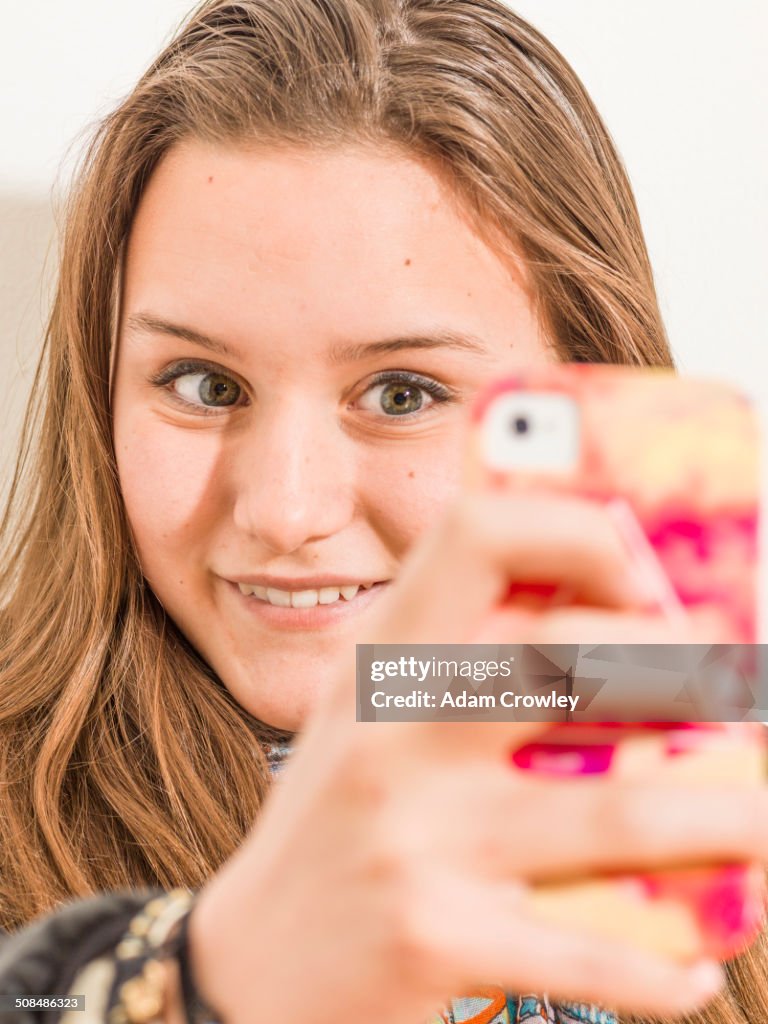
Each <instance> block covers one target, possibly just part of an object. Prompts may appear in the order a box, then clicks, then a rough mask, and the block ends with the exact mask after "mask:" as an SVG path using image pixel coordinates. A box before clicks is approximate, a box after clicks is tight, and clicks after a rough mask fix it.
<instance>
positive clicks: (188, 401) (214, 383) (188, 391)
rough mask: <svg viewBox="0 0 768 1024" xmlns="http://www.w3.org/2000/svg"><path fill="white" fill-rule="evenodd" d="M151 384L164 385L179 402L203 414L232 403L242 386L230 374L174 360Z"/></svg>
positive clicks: (238, 398)
mask: <svg viewBox="0 0 768 1024" xmlns="http://www.w3.org/2000/svg"><path fill="white" fill-rule="evenodd" d="M151 383H152V384H154V385H155V386H157V387H160V388H166V389H167V390H169V391H170V393H171V395H172V396H173V397H174V398H175V399H176V400H177V401H178V402H179V403H180V404H182V405H186V406H191V407H192V408H193V409H194V410H195V411H197V412H201V413H203V414H208V413H211V412H213V411H214V410H215V409H223V408H227V407H229V406H234V405H236V404H237V403H238V402H240V400H241V398H242V395H243V389H242V387H241V386H240V385H239V384H238V383H237V381H236V380H234V379H233V378H232V377H230V376H229V374H227V373H223V372H222V371H221V370H219V369H217V368H215V367H212V366H205V365H201V364H200V363H176V364H175V365H173V366H170V367H168V368H167V369H165V370H163V371H162V372H161V373H159V374H157V375H156V376H155V377H153V378H152V379H151ZM169 385H172V387H169Z"/></svg>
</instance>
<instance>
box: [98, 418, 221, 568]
mask: <svg viewBox="0 0 768 1024" xmlns="http://www.w3.org/2000/svg"><path fill="white" fill-rule="evenodd" d="M211 440H212V439H210V438H205V439H203V438H202V437H201V436H198V437H196V438H190V437H189V436H187V435H185V433H184V432H182V431H179V430H178V429H172V428H169V427H168V426H167V425H165V424H158V423H157V422H149V421H147V420H142V419H134V420H129V421H127V422H123V423H120V424H118V423H117V422H116V424H115V453H116V458H117V467H118V473H119V477H120V487H121V491H122V494H123V500H124V501H125V508H126V514H127V516H128V521H129V523H130V526H131V530H132V532H133V535H134V540H135V543H136V547H137V550H138V555H139V560H140V563H141V566H142V569H143V571H144V573H145V575H146V576H147V578H148V579H150V581H152V580H153V578H154V579H155V580H157V579H158V578H160V579H162V578H164V577H165V574H166V573H168V572H172V573H174V574H175V575H176V576H179V577H181V576H183V575H184V563H185V561H187V558H186V557H185V556H188V555H189V554H190V553H191V552H192V551H194V550H195V549H197V548H198V547H199V546H200V544H201V543H202V542H203V540H204V539H205V538H206V537H207V536H208V535H209V532H210V529H211V528H212V525H213V523H214V522H215V521H216V518H217V502H218V495H220V494H221V491H222V486H221V484H222V481H221V480H220V475H221V469H220V461H221V460H220V459H219V458H218V452H217V450H216V447H215V445H212V444H211V443H210V441H211ZM193 442H194V443H193Z"/></svg>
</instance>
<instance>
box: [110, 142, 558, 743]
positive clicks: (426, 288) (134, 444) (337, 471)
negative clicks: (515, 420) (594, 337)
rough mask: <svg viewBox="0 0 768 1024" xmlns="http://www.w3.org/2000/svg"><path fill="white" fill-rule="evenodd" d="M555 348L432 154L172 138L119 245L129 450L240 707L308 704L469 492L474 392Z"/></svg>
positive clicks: (292, 711) (515, 274)
mask: <svg viewBox="0 0 768 1024" xmlns="http://www.w3.org/2000/svg"><path fill="white" fill-rule="evenodd" d="M553 358H554V356H553V355H551V353H550V352H549V350H548V348H547V344H546V341H545V339H544V337H543V334H542V331H541V329H540V326H539V323H538V322H537V319H536V317H535V314H534V312H533V303H532V298H531V296H530V295H529V292H528V290H527V288H526V282H525V274H524V270H523V268H522V266H519V265H510V263H509V261H506V262H505V261H502V260H501V259H500V258H499V257H498V256H497V255H496V254H495V253H494V251H492V250H491V249H490V248H488V247H487V245H486V244H484V243H483V242H482V241H481V240H480V239H479V237H478V236H477V235H476V234H475V233H474V232H473V230H472V229H471V227H470V226H469V224H468V222H467V220H466V219H465V218H464V216H463V215H462V212H461V210H460V209H459V207H458V205H457V203H456V201H455V200H454V198H453V196H452V194H451V193H450V192H449V191H448V190H447V189H446V188H445V186H443V185H442V184H441V183H440V181H439V180H438V179H437V178H436V177H435V176H434V175H433V174H432V173H430V171H429V170H428V169H427V168H426V167H425V166H424V165H423V164H421V163H419V162H416V161H414V160H411V159H408V158H406V157H404V156H401V155H393V154H392V153H390V152H388V151H383V150H382V151H379V150H375V151H372V150H370V149H362V148H360V149H357V148H355V149H352V148H350V149H344V150H338V151H335V152H324V151H314V150H298V149H296V150H280V151H272V150H270V151H263V150H262V151H257V150H245V149H235V148H233V149H224V148H211V147H208V146H206V145H204V144H202V143H197V142H188V143H184V144H182V145H179V146H177V147H176V148H175V149H174V150H173V151H172V152H171V153H170V154H169V155H168V156H167V157H166V158H165V160H164V161H163V162H162V163H161V165H160V166H159V167H158V169H157V170H156V171H155V173H154V175H153V176H152V179H151V181H150V183H149V185H148V188H147V190H146V193H145V195H144V197H143V198H142V201H141V204H140V207H139V210H138V213H137V215H136V219H135V222H134V225H133V228H132V232H131V237H130V241H129V245H128V250H127V257H126V264H125V274H124V283H123V302H122V311H121V323H120V333H119V343H118V350H117V360H116V364H115V379H114V393H113V394H114V401H113V409H114V431H115V447H116V453H117V461H118V468H119V473H120V481H121V486H122V492H123V496H124V499H125V504H126V509H127V514H128V518H129V520H130V524H131V528H132V531H133V534H134V538H135V541H136V545H137V548H138V553H139V558H140V560H141V565H142V567H143V571H144V574H145V576H146V578H147V580H148V582H149V584H150V585H151V587H152V589H153V591H154V593H155V594H156V595H157V597H158V599H159V600H160V602H161V603H162V604H163V606H164V607H165V609H166V610H167V612H168V613H169V615H170V616H171V618H172V619H173V620H174V621H175V622H176V623H177V625H178V626H179V628H180V629H181V630H182V632H183V633H184V634H185V635H186V636H187V638H188V639H189V640H190V642H191V643H192V644H193V645H194V646H195V648H196V649H197V650H198V651H199V652H200V653H201V655H202V656H203V657H204V658H205V660H206V661H207V662H208V664H209V665H211V667H212V668H213V669H214V670H215V672H216V673H217V674H218V676H219V677H220V678H221V680H222V681H223V683H224V685H225V686H226V687H227V688H228V689H229V690H230V692H231V693H232V694H233V696H234V697H235V699H236V700H237V701H238V702H239V703H240V704H241V705H242V706H243V707H244V708H246V709H247V710H248V711H250V712H251V713H252V714H253V715H255V716H257V717H258V718H260V719H262V720H263V721H266V722H269V723H271V724H273V725H276V726H279V727H283V728H287V729H295V730H298V729H300V728H301V726H302V723H303V722H304V720H305V717H306V715H307V712H308V711H309V710H310V709H311V707H312V704H313V701H314V700H315V696H316V694H318V693H320V692H322V690H323V689H324V688H326V687H327V686H328V685H329V683H330V682H331V681H332V680H333V679H334V678H335V677H336V676H337V675H338V673H339V672H340V671H342V670H344V668H345V667H346V666H347V665H348V664H349V653H350V650H352V649H353V645H354V643H355V642H356V639H357V638H359V637H360V636H361V635H362V631H363V629H364V627H365V624H366V621H367V620H368V619H369V617H370V616H371V614H372V611H373V610H374V608H375V605H376V603H377V601H378V600H379V599H380V596H381V594H382V593H383V592H384V590H385V588H386V587H387V586H388V585H389V583H390V582H391V581H392V580H393V579H395V577H396V576H397V574H398V570H399V567H400V564H401V563H402V561H403V559H404V557H405V556H406V554H407V552H408V550H409V548H410V547H411V545H412V544H413V542H414V540H415V539H416V538H417V537H418V536H419V534H421V533H422V531H424V530H425V529H427V528H428V527H429V526H430V525H431V524H432V523H434V521H435V519H436V517H437V516H438V515H439V513H440V510H441V509H442V507H443V506H444V505H445V504H446V502H448V501H449V500H450V499H451V497H452V496H453V495H454V494H455V492H456V490H457V487H458V484H459V469H460V462H461V453H462V443H463V441H462V436H463V430H464V424H465V419H466V416H467V410H468V406H469V405H470V403H471V401H472V398H473V396H474V395H475V394H476V392H477V391H478V390H479V389H480V388H482V387H483V385H484V384H486V383H487V382H488V381H490V380H492V379H493V378H494V377H496V376H498V375H500V374H503V373H505V372H508V371H509V370H510V369H512V368H514V367H516V366H520V365H527V364H531V363H534V362H540V361H543V360H546V359H553ZM446 557H447V558H449V557H450V552H446Z"/></svg>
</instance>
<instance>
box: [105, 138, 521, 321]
mask: <svg viewBox="0 0 768 1024" xmlns="http://www.w3.org/2000/svg"><path fill="white" fill-rule="evenodd" d="M526 292H527V289H526V287H525V280H524V274H523V271H522V268H521V266H520V264H517V263H515V262H513V261H510V260H509V259H502V258H500V257H499V256H498V255H497V253H496V252H494V251H493V250H492V249H490V248H489V247H488V246H487V245H486V244H485V243H484V242H483V241H482V240H481V239H480V238H479V237H478V235H477V234H476V233H475V231H474V230H473V228H472V226H471V223H470V220H469V218H468V217H467V216H466V215H465V214H464V212H463V211H462V208H461V205H460V203H459V202H458V200H457V198H456V196H455V195H454V193H453V192H452V191H451V190H450V189H449V188H448V187H447V186H446V185H445V184H444V183H443V182H442V181H441V180H440V179H439V178H438V177H437V176H436V175H435V174H434V173H432V171H431V170H430V169H429V168H428V167H427V166H426V165H425V164H423V163H421V162H419V161H418V160H416V159H414V158H410V157H408V156H406V155H402V154H400V153H396V152H391V151H386V150H372V149H364V148H347V149H340V150H334V151H325V150H315V149H303V150H302V149H285V150H274V149H272V150H263V149H262V150H260V149H255V148H251V149H246V148H234V147H232V148H224V147H217V146H212V145H207V144H204V143H201V142H197V141H188V142H184V143H182V144H179V145H178V146H176V147H175V148H174V149H173V150H172V151H171V152H170V153H169V154H168V155H167V156H166V157H165V159H164V160H163V161H162V162H161V164H160V165H159V166H158V168H157V169H156V171H155V172H154V174H153V176H152V178H151V179H150V182H149V185H148V187H147V189H146V191H145V194H144V196H143V197H142V200H141V203H140V205H139V209H138V211H137V214H136V217H135V220H134V224H133V226H132V230H131V235H130V239H129V244H128V251H127V261H126V272H125V280H124V304H125V308H126V309H130V307H131V306H134V307H135V306H136V305H140V306H141V307H142V308H145V307H148V308H151V309H153V310H155V311H157V312H160V313H162V315H164V316H167V317H180V318H181V319H183V320H184V321H185V322H187V321H190V319H194V321H195V326H198V327H200V328H202V329H207V328H210V329H215V333H218V334H221V333H231V334H234V335H239V334H242V333H243V332H248V331H251V330H252V329H253V327H254V324H255V322H258V325H259V329H260V330H266V331H270V330H271V331H273V332H275V333H276V334H284V333H286V332H290V331H294V332H298V333H299V334H300V333H301V331H302V330H303V329H304V328H306V325H307V323H308V322H310V321H311V322H312V323H313V324H314V325H315V326H316V325H317V324H318V323H322V322H324V321H325V322H327V323H328V324H329V326H330V325H331V324H334V325H335V328H334V329H337V328H338V327H339V324H340V323H341V324H343V331H344V332H345V333H349V334H352V335H356V334H359V333H360V332H366V333H369V332H370V327H371V320H372V319H375V320H376V322H377V326H379V327H380V328H381V329H387V327H388V326H392V327H393V328H399V327H400V326H402V324H401V323H392V324H389V321H391V320H393V319H398V318H400V319H402V316H403V313H404V312H406V313H408V312H410V313H413V314H414V315H416V314H418V312H419V311H420V310H421V311H422V312H423V311H424V308H425V306H432V307H434V308H433V312H434V314H435V315H437V314H439V315H440V317H441V319H442V320H443V321H444V320H445V319H446V317H447V318H451V317H458V318H459V319H462V318H466V316H467V314H468V313H472V312H473V311H476V310H482V311H483V315H484V316H493V315H496V314H498V315H499V316H507V317H508V316H509V314H510V312H511V311H512V310H511V308H510V303H512V306H515V305H520V304H521V303H525V302H526V301H527V298H526Z"/></svg>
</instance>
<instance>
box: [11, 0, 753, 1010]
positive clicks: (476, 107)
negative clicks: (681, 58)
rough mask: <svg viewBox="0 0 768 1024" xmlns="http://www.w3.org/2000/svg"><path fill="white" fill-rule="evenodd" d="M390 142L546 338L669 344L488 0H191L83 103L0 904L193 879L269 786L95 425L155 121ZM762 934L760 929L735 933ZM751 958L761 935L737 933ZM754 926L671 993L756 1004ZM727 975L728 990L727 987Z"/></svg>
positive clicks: (33, 500)
mask: <svg viewBox="0 0 768 1024" xmlns="http://www.w3.org/2000/svg"><path fill="white" fill-rule="evenodd" d="M188 137H196V138H199V139H203V140H207V141H211V142H214V143H219V144H237V143H250V144H254V143H256V144H265V145H283V146H285V145H288V146H305V147H307V146H308V147H337V146H342V145H345V144H347V143H360V142H365V143H369V144H373V145H378V146H395V147H398V148H400V149H401V150H403V151H405V152H407V153H409V154H411V155H414V156H416V157H418V158H421V159H423V160H425V161H428V162H429V163H430V166H431V167H433V168H434V169H435V170H436V171H437V172H439V173H440V174H442V175H444V176H445V177H446V179H447V180H448V181H450V183H451V184H452V186H453V188H454V191H455V195H456V196H457V198H459V199H460V201H461V202H462V205H463V208H464V209H465V210H466V211H468V212H469V213H470V214H471V215H472V216H473V218H474V221H475V223H476V225H477V228H478V230H479V231H481V232H488V233H489V235H491V236H492V237H493V239H494V244H496V245H497V248H500V249H501V250H504V249H505V248H507V247H508V249H509V251H510V252H514V253H515V254H516V255H520V254H521V255H522V256H523V258H524V259H525V262H526V264H527V266H528V268H529V271H530V276H531V280H532V284H533V290H534V292H535V297H536V300H537V304H538V309H539V313H540V316H541V318H542V321H543V323H544V324H545V326H546V327H547V329H548V334H549V336H550V338H551V339H552V341H553V343H554V344H555V346H556V348H557V350H558V352H559V354H560V355H561V356H562V357H563V358H566V359H571V360H579V361H592V362H595V361H597V362H615V363H635V364H651V365H653V364H655V365H671V357H670V353H669V348H668V345H667V341H666V337H665V333H664V328H663V325H662V322H661V317H660V314H659V309H658V303H657V299H656V295H655V291H654V285H653V278H652V274H651V268H650V265H649V261H648V255H647V252H646V247H645V242H644V239H643V234H642V230H641V227H640V223H639V219H638V214H637V209H636V206H635V202H634V199H633V196H632V192H631V189H630V186H629V183H628V181H627V176H626V173H625V171H624V168H623V166H622V164H621V161H620V159H619V157H618V156H617V153H616V151H615V148H614V146H613V144H612V142H611V139H610V137H609V135H608V133H607V131H606V129H605V127H604V125H603V123H602V121H601V120H600V117H599V115H598V114H597V112H596V111H595V109H594V107H593V105H592V103H591V101H590V99H589V97H588V96H587V94H586V93H585V91H584V88H583V86H582V85H581V83H580V81H579V79H578V78H577V77H576V75H575V74H574V72H573V71H572V69H571V68H570V67H569V66H568V64H567V63H566V62H565V60H564V59H563V58H562V56H561V55H560V54H559V53H558V52H557V50H555V49H554V47H553V46H552V45H551V44H550V43H548V42H547V41H546V40H545V39H544V38H542V36H541V35H539V33H538V32H536V31H535V30H534V29H533V28H532V27H531V26H530V25H528V24H526V22H524V21H523V20H521V19H520V18H519V17H517V16H516V15H514V14H513V13H512V12H511V11H509V10H508V8H507V7H506V6H504V4H503V3H502V2H500V0H240V2H229V0H211V2H207V3H204V4H202V5H201V6H200V7H199V8H198V9H197V10H196V11H195V12H194V13H193V14H192V15H191V16H190V18H189V19H188V20H187V21H186V23H185V24H184V25H183V26H182V28H181V29H180V31H179V32H178V34H177V35H176V37H175V38H174V39H173V41H172V42H171V43H170V44H169V45H168V46H167V47H166V49H165V50H164V52H163V53H162V54H161V56H160V57H159V58H158V59H157V60H156V61H155V63H154V64H153V65H152V66H151V68H150V69H149V70H148V71H147V73H146V74H145V75H144V77H143V78H142V79H141V81H140V82H139V83H138V85H137V86H136V88H135V89H134V90H133V92H132V93H131V94H130V95H129V96H128V98H127V99H126V100H125V101H124V102H123V103H122V104H121V105H120V107H119V108H118V109H117V110H116V111H115V112H114V113H113V114H112V115H111V116H109V117H108V118H107V119H106V120H105V121H104V122H103V124H102V125H101V127H100V128H99V130H98V132H97V134H96V136H95V138H94V141H93V143H92V144H91V147H90V149H89V151H88V153H87V154H86V157H85V160H84V163H83V167H82V170H81V173H80V176H79V179H78V183H77V186H76V188H75V190H74V191H73V194H72V198H71V200H70V203H69V206H68V209H67V217H66V227H65V231H64V233H63V241H62V251H61V258H60V279H59V285H58V291H57V294H56V298H55V302H54V306H53V310H52V314H51V318H50V323H49V326H48V330H47V334H46V339H45V345H44V349H43V353H42V357H41V361H40V365H39V368H38V372H37V376H36V379H35V382H34V387H33V392H32V398H31V401H30V404H29V409H28V413H27V418H26V420H25V424H24V429H23V434H22V442H21V446H20V450H19V457H18V462H17V466H16V471H15V474H14V477H13V480H12V482H11V487H10V492H9V498H8V502H7V506H6V508H5V510H4V516H3V520H2V523H1V524H0V545H1V548H0V551H1V554H0V594H2V603H3V610H2V615H1V616H0V668H2V686H1V687H0V779H1V780H2V785H1V786H0V822H2V829H3V835H2V843H1V844H0V923H1V924H2V925H4V926H5V927H8V928H14V927H17V926H19V925H21V924H23V923H25V922H27V921H29V920H30V919H31V918H33V917H35V916H37V915H39V914H41V913H43V912H44V911H47V910H49V909H50V908H51V907H52V906H54V905H56V904H57V903H58V902H60V901H63V900H67V899H70V898H73V897H78V896H86V895H88V894H91V893H94V892H98V891H102V890H108V889H115V888H121V887H123V886H138V885H161V886H166V887H171V886H175V885H183V886H191V887H196V886H199V885H201V884H203V883H204V882H205V880H206V879H207V878H208V877H209V876H210V875H211V874H212V873H213V872H214V871H216V870H217V868H218V867H219V866H220V865H221V864H222V863H223V862H224V861H225V860H226V859H227V858H228V857H229V856H230V855H231V854H232V853H233V852H234V850H235V849H236V847H237V846H238V845H239V843H240V842H241V841H242V840H243V838H244V837H245V835H246V833H247V831H248V829H249V827H250V825H251V823H252V821H253V819H254V817H255V816H256V815H257V813H258V810H259V807H260V805H261V803H262V801H263V798H264V795H265V793H266V791H267V789H268V786H269V773H268V771H267V769H266V761H265V755H264V747H265V744H266V743H267V742H269V741H272V740H281V739H285V738H286V737H285V736H284V735H283V734H281V733H278V732H276V731H275V730H274V729H271V728H270V727H269V726H268V725H266V724H264V723H261V722H258V721H255V720H254V719H252V718H251V717H250V716H249V715H248V714H247V713H246V712H245V711H244V710H243V709H242V708H241V707H239V706H238V705H237V703H236V702H235V701H234V700H233V699H232V697H231V696H230V694H229V693H228V691H227V690H226V688H225V687H224V686H223V685H222V683H221V681H220V680H219V679H218V678H217V677H216V676H215V674H214V673H213V672H212V670H211V669H210V667H209V666H208V665H207V664H206V663H205V662H204V661H203V660H202V658H201V657H200V656H199V654H198V653H197V652H196V651H195V650H194V649H193V648H192V647H191V645H190V644H189V643H188V642H187V641H186V640H185V638H184V636H183V635H182V634H181V633H180V631H179V630H178V628H177V627H176V626H175V624H174V623H173V622H172V621H171V620H170V619H169V618H168V617H167V616H166V614H165V612H164V611H163V609H162V607H161V606H160V604H159V602H158V601H157V599H156V598H155V596H154V594H153V593H152V592H151V590H150V589H149V587H148V586H147V584H146V582H145V581H144V579H143V577H142V573H141V567H140V565H139V563H138V560H137V557H136V553H135V550H134V548H133V546H132V542H131V537H130V532H129V529H128V524H127V521H126V517H125V511H124V508H123V504H122V500H121V496H120V489H119V482H118V476H117V472H116V465H115V457H114V451H113V446H112V435H111V423H110V409H109V372H110V353H111V344H112V338H113V335H114V333H115V329H116V324H115V319H116V304H117V303H116V297H117V294H118V289H119V274H120V262H121V253H122V251H123V247H124V243H125V240H126V237H127V235H128V232H129V230H130V226H131V222H132V219H133V216H134V213H135V211H136V208H137V205H138V203H139V201H140V199H141V196H142V192H143V190H144V188H145V186H146V184H147V181H148V179H149V177H150V175H151V174H152V171H153V169H154V168H155V167H156V166H157V164H158V163H159V161H160V160H161V159H162V158H163V156H164V155H165V154H166V153H167V152H168V150H169V149H170V148H171V147H172V146H173V145H174V144H175V143H177V142H178V141H179V140H181V139H184V138H188ZM760 949H761V950H762V947H760ZM760 959H761V962H765V961H764V960H762V954H760ZM757 963H758V952H757V947H755V953H754V954H753V955H748V956H745V957H743V958H742V960H741V962H740V963H739V964H738V965H737V967H736V968H735V969H734V972H733V978H734V983H733V991H734V993H735V994H734V995H733V996H727V997H723V998H722V999H718V1000H717V1002H716V1004H713V1005H712V1008H711V1009H710V1010H708V1011H707V1012H706V1013H704V1014H701V1015H698V1016H696V1017H695V1019H696V1020H697V1021H698V1022H700V1024H703V1022H704V1021H707V1022H717V1024H743V1022H744V1021H746V1020H747V1019H752V1014H751V1011H750V1013H749V1014H747V1007H753V1003H754V1001H757V1000H758V999H762V1000H763V1002H762V1003H761V1005H762V1006H763V1010H764V1012H763V1014H762V1016H763V1017H764V1018H765V1019H768V1007H766V1005H765V994H764V991H763V985H762V979H760V978H759V971H758V967H757ZM740 1000H743V1004H744V1007H745V1008H744V1011H743V1012H742V1011H741V1010H739V1009H737V1004H738V1003H739V1001H740Z"/></svg>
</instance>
